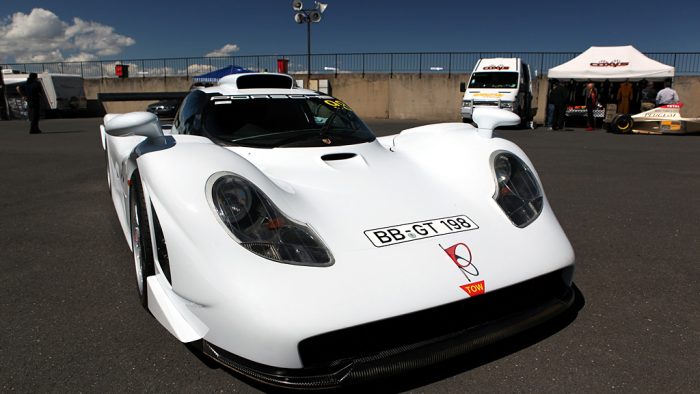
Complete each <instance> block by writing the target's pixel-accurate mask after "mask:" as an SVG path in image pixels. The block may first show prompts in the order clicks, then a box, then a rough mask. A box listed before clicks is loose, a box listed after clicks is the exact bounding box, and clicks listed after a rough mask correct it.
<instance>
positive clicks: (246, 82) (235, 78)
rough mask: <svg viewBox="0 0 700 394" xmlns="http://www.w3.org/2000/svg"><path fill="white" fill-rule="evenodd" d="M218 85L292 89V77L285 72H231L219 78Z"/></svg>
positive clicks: (242, 87) (243, 87)
mask: <svg viewBox="0 0 700 394" xmlns="http://www.w3.org/2000/svg"><path fill="white" fill-rule="evenodd" d="M219 85H234V86H236V88H238V89H293V88H294V78H292V77H291V76H289V75H286V74H272V73H265V74H263V73H260V74H258V73H251V74H232V75H227V76H225V77H223V78H221V79H220V80H219Z"/></svg>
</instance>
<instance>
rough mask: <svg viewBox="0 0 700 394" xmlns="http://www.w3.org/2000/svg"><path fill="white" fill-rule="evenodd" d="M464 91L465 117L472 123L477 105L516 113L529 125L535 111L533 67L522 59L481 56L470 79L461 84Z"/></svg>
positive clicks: (466, 120) (463, 108)
mask: <svg viewBox="0 0 700 394" xmlns="http://www.w3.org/2000/svg"><path fill="white" fill-rule="evenodd" d="M460 91H462V92H464V98H463V99H462V110H461V113H462V120H463V121H464V122H470V121H471V120H472V113H473V111H474V108H478V107H496V108H502V109H505V110H508V111H512V112H515V113H516V114H517V115H518V116H520V119H521V122H522V124H523V125H525V124H526V123H527V122H529V121H530V120H531V119H532V117H533V116H534V113H533V111H532V107H531V106H532V82H531V76H530V67H529V66H528V65H527V64H526V63H523V62H522V60H521V59H520V58H492V59H479V61H477V62H476V66H475V67H474V71H472V74H471V76H470V78H469V83H468V84H465V83H464V82H462V83H461V84H460Z"/></svg>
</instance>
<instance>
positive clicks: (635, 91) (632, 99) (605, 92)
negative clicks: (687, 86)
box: [546, 79, 679, 131]
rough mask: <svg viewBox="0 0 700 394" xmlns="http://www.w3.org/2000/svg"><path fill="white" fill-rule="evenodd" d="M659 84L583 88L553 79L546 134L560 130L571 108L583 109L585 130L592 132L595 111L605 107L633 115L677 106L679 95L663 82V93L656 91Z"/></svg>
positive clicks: (581, 84) (603, 85)
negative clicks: (608, 106) (672, 105)
mask: <svg viewBox="0 0 700 394" xmlns="http://www.w3.org/2000/svg"><path fill="white" fill-rule="evenodd" d="M659 84H660V83H654V82H650V81H645V80H642V81H639V82H637V83H636V84H635V83H632V82H630V81H629V80H626V81H624V82H620V83H611V82H610V81H605V82H602V83H598V84H596V83H595V82H587V83H585V84H584V83H581V82H576V81H573V80H572V81H570V82H568V83H567V82H561V81H558V80H556V79H553V80H551V81H550V90H549V94H548V95H547V117H546V127H547V128H548V129H549V130H561V129H563V128H564V124H565V121H566V117H567V109H568V108H569V107H572V106H580V107H582V108H585V115H586V130H587V131H591V130H593V129H594V128H595V127H596V122H595V111H596V110H597V109H599V108H604V107H605V106H606V105H607V104H616V105H617V113H618V114H632V113H637V112H644V111H649V110H651V109H653V108H655V107H657V106H661V105H667V104H675V103H678V102H679V97H678V93H677V92H676V91H675V90H674V89H673V88H672V87H671V82H670V81H665V82H663V89H661V90H659V91H657V90H656V87H657V86H658V85H659ZM599 106H600V107H599Z"/></svg>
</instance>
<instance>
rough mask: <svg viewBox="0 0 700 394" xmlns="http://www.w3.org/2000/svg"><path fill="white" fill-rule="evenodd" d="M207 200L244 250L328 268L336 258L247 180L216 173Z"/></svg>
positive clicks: (208, 190)
mask: <svg viewBox="0 0 700 394" xmlns="http://www.w3.org/2000/svg"><path fill="white" fill-rule="evenodd" d="M206 190H207V197H208V200H209V204H210V206H211V207H212V210H213V211H214V213H215V214H216V216H217V218H218V219H219V221H220V222H221V223H222V224H223V225H224V227H225V228H226V229H227V230H228V233H229V235H231V237H232V238H233V239H235V240H236V242H238V243H239V244H240V245H241V246H243V247H244V248H246V249H248V250H249V251H251V252H253V253H255V254H257V255H258V256H261V257H264V258H266V259H270V260H273V261H277V262H280V263H287V264H297V265H310V266H320V267H327V266H329V265H332V264H333V256H332V255H331V253H330V251H329V250H328V248H326V246H325V245H324V244H323V241H321V239H320V237H319V236H318V235H316V233H315V232H314V231H313V230H312V229H311V228H310V227H309V226H307V225H305V224H302V223H300V222H298V221H295V220H294V219H292V218H290V217H289V216H287V215H285V214H284V213H283V212H282V211H280V209H279V208H277V207H276V206H275V204H273V203H272V201H270V199H269V198H268V197H267V196H266V195H265V194H264V193H263V192H262V191H261V190H260V189H258V188H257V187H256V186H255V185H253V184H252V183H250V182H249V181H248V180H246V179H244V178H242V177H240V176H238V175H234V174H232V173H221V172H220V173H216V174H214V175H212V176H211V177H209V180H208V181H207V187H206Z"/></svg>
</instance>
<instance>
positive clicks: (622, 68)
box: [547, 45, 674, 81]
mask: <svg viewBox="0 0 700 394" xmlns="http://www.w3.org/2000/svg"><path fill="white" fill-rule="evenodd" d="M673 73H674V68H673V67H671V66H667V65H665V64H663V63H659V62H657V61H656V60H652V59H649V58H648V57H646V56H645V55H644V54H643V53H641V52H639V51H638V50H637V49H636V48H635V47H633V46H631V45H627V46H620V47H590V48H588V49H587V50H586V51H585V52H583V53H582V54H580V55H578V56H576V57H575V58H573V59H571V60H569V61H568V62H566V63H564V64H560V65H558V66H556V67H554V68H550V69H549V72H548V73H547V76H548V78H550V79H552V78H558V79H578V80H592V81H605V80H606V79H607V80H610V81H621V80H625V79H632V80H635V79H637V80H639V79H647V80H654V79H656V80H659V79H665V78H670V77H673Z"/></svg>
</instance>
